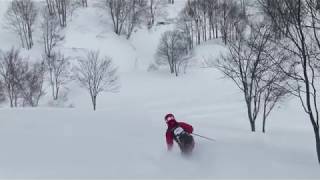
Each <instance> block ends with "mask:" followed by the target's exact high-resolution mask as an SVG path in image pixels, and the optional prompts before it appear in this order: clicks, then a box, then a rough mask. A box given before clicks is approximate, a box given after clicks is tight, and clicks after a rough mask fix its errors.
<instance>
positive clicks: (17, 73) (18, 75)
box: [0, 48, 28, 107]
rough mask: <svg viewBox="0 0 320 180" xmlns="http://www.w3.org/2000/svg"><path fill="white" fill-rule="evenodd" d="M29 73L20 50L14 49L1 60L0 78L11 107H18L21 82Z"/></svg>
mask: <svg viewBox="0 0 320 180" xmlns="http://www.w3.org/2000/svg"><path fill="white" fill-rule="evenodd" d="M27 71H28V65H27V63H26V62H24V61H23V60H22V58H21V57H20V53H19V50H17V49H14V48H12V49H11V50H10V51H8V52H5V53H4V54H3V55H2V58H1V60H0V76H1V79H2V82H3V84H4V88H5V92H6V95H7V97H8V99H9V101H10V107H17V106H18V99H19V96H20V95H21V86H20V85H21V82H22V81H23V78H24V76H25V74H26V73H27Z"/></svg>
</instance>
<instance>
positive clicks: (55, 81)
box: [44, 52, 71, 100]
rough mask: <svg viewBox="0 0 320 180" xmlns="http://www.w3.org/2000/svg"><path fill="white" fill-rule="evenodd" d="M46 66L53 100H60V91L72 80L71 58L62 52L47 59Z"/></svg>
mask: <svg viewBox="0 0 320 180" xmlns="http://www.w3.org/2000/svg"><path fill="white" fill-rule="evenodd" d="M44 59H45V65H46V68H47V71H48V73H49V82H50V86H51V91H52V97H53V100H57V99H58V98H59V92H60V89H61V88H62V87H63V86H64V85H65V84H66V83H67V82H68V81H69V80H70V79H71V77H70V62H69V58H67V57H65V56H64V55H63V54H62V53H61V52H57V53H54V54H52V55H51V56H50V57H45V58H44Z"/></svg>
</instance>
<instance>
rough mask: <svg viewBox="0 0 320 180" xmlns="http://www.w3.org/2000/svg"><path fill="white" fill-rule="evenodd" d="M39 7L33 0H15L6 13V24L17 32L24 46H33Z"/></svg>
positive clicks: (29, 47)
mask: <svg viewBox="0 0 320 180" xmlns="http://www.w3.org/2000/svg"><path fill="white" fill-rule="evenodd" d="M36 16H37V9H36V7H35V4H34V2H33V1H32V0H13V1H12V2H11V3H10V5H9V8H8V10H7V13H6V22H7V23H6V26H7V27H8V28H10V29H12V30H13V31H14V32H16V33H17V34H18V36H19V38H20V40H21V45H22V47H23V48H27V49H31V48H32V46H33V37H32V32H33V25H34V23H35V20H36Z"/></svg>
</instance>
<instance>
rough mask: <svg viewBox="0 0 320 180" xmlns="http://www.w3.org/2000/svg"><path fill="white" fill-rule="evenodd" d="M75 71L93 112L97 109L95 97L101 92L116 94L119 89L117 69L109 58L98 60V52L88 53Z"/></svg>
mask: <svg viewBox="0 0 320 180" xmlns="http://www.w3.org/2000/svg"><path fill="white" fill-rule="evenodd" d="M75 71H76V72H75V73H76V74H75V76H76V78H77V79H78V81H79V83H80V85H81V86H82V87H84V88H86V89H87V90H88V91H89V93H90V97H91V101H92V105H93V110H96V108H97V97H98V95H99V94H100V93H101V92H103V91H106V92H116V91H117V90H118V89H119V82H118V80H119V77H118V75H117V69H116V68H115V67H114V66H113V64H112V60H111V58H109V57H104V58H100V57H99V52H98V51H90V52H89V53H88V54H87V57H86V58H85V59H82V60H79V66H78V67H76V68H75Z"/></svg>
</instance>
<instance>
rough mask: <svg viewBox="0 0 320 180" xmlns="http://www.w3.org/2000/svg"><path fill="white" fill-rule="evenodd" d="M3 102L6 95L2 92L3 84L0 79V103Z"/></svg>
mask: <svg viewBox="0 0 320 180" xmlns="http://www.w3.org/2000/svg"><path fill="white" fill-rule="evenodd" d="M5 100H6V95H5V92H4V84H3V82H2V80H1V79H0V103H2V102H4V101H5Z"/></svg>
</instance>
